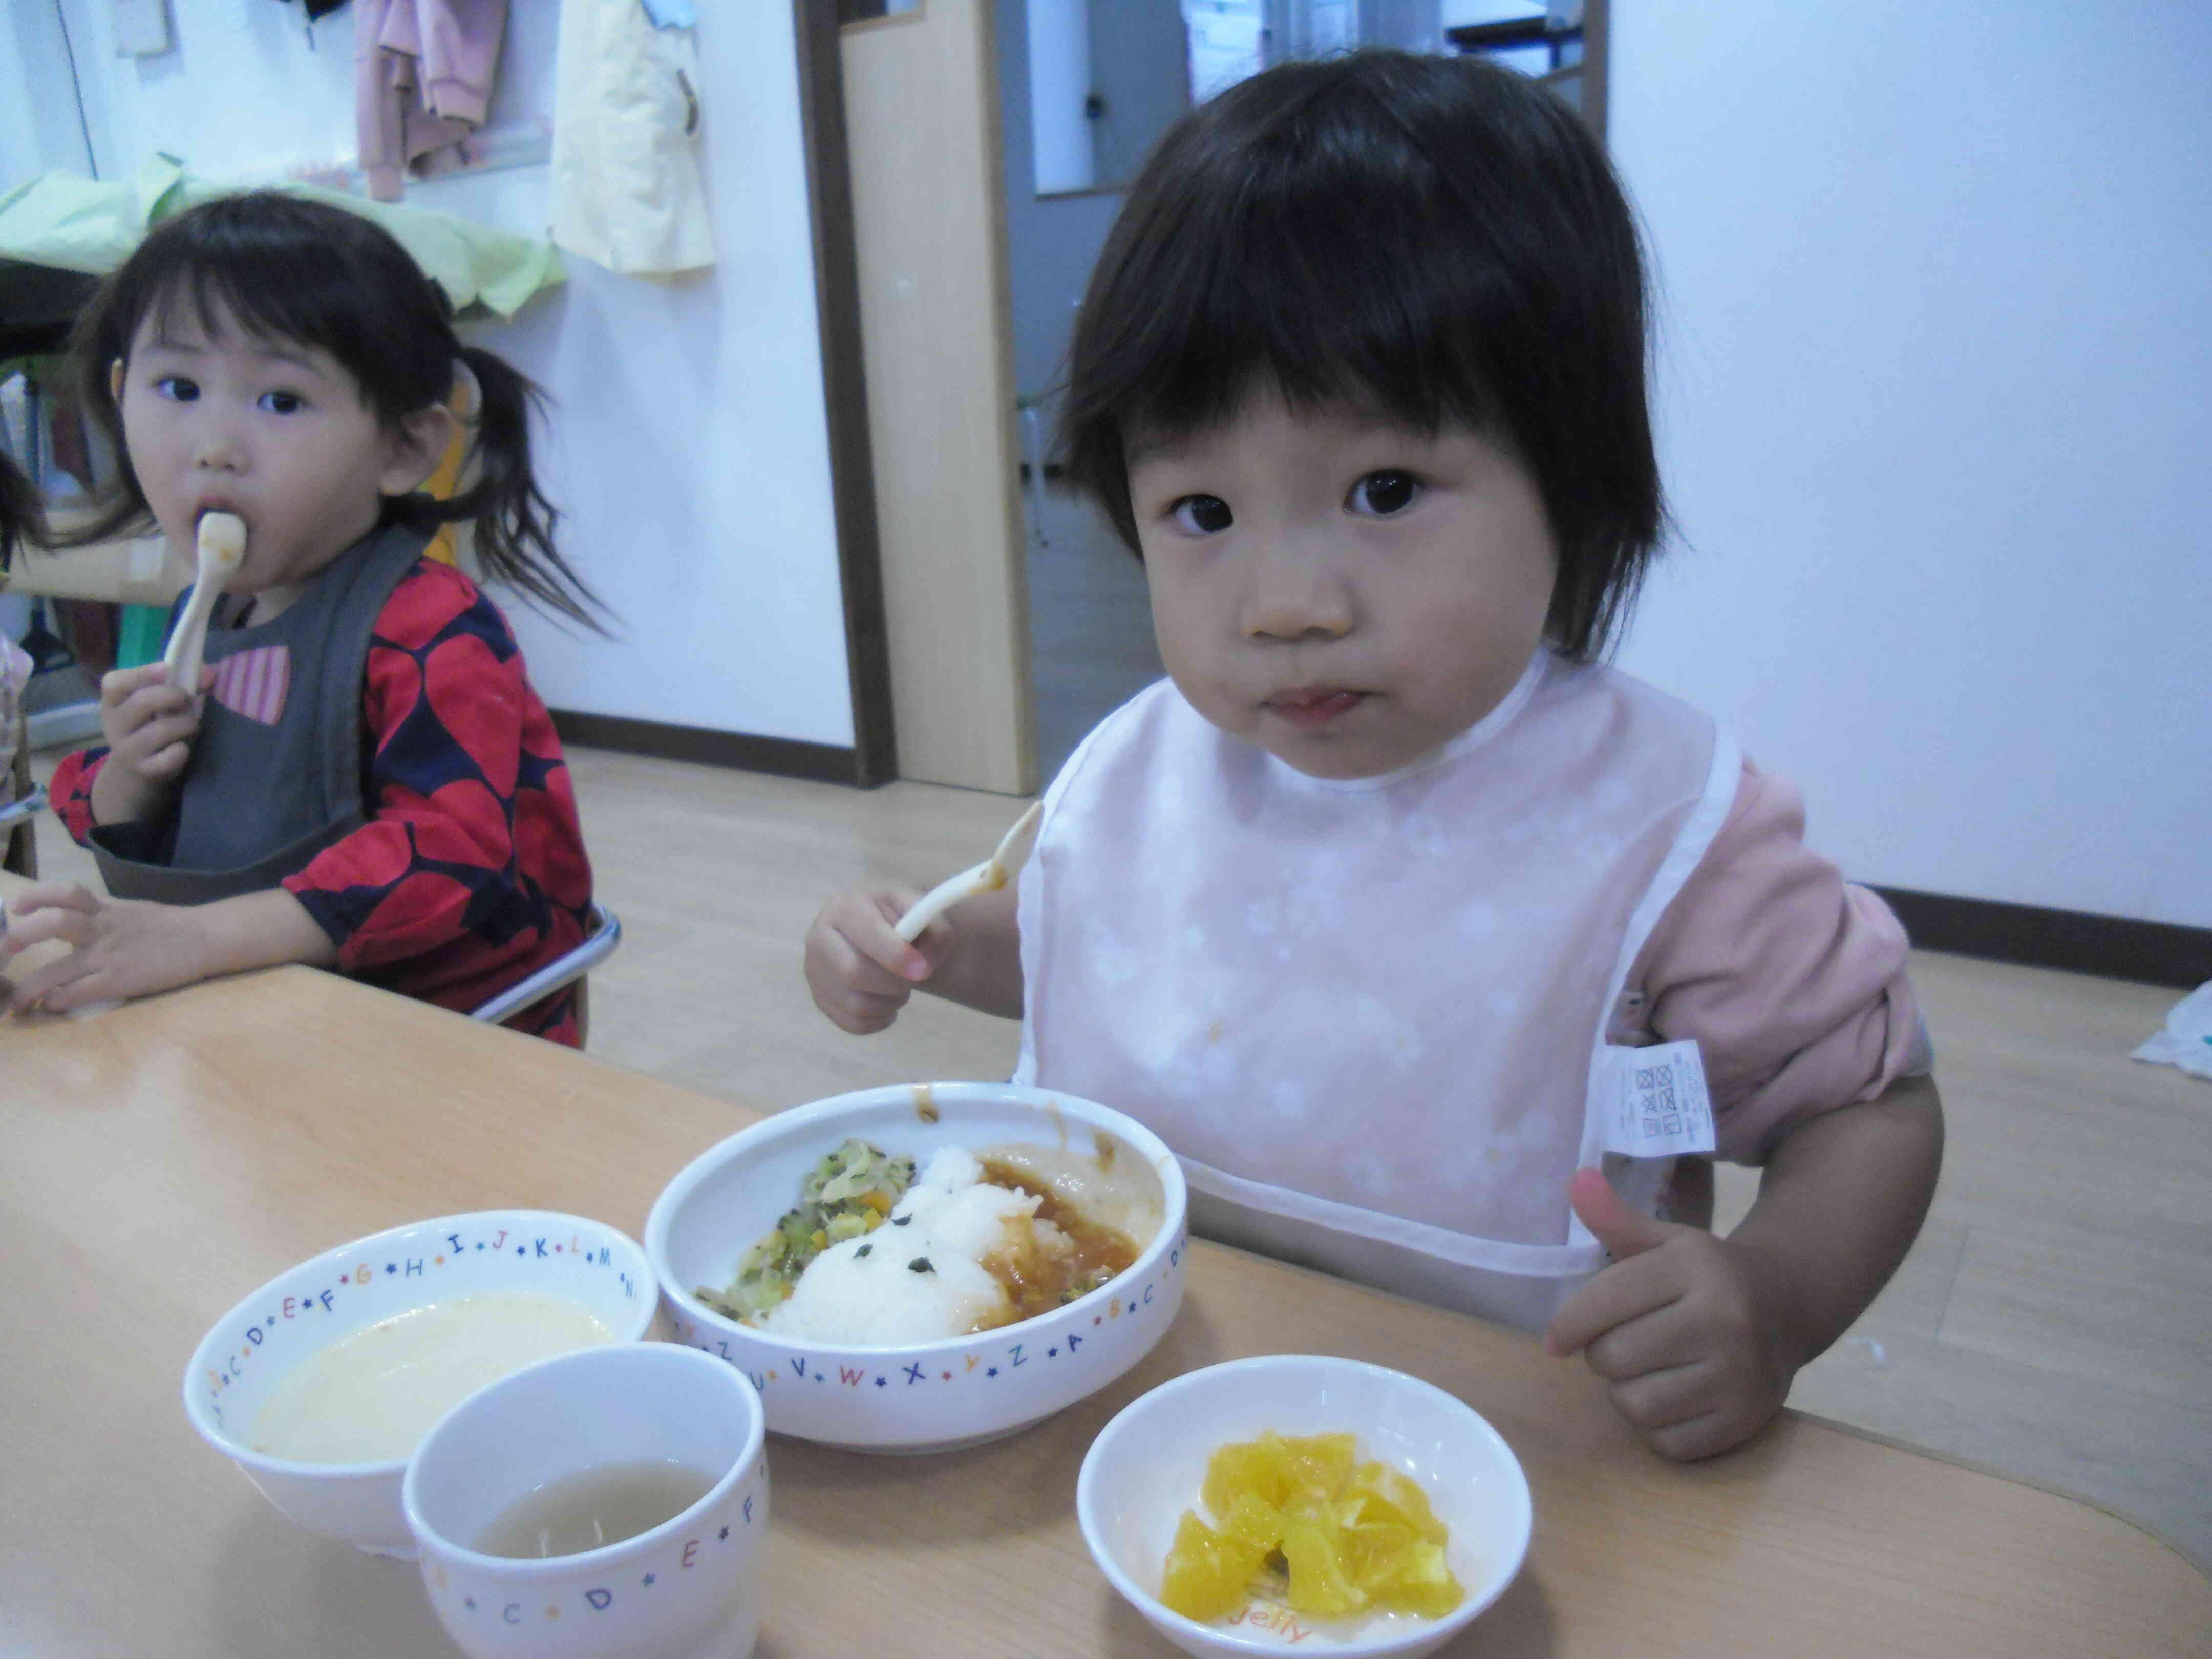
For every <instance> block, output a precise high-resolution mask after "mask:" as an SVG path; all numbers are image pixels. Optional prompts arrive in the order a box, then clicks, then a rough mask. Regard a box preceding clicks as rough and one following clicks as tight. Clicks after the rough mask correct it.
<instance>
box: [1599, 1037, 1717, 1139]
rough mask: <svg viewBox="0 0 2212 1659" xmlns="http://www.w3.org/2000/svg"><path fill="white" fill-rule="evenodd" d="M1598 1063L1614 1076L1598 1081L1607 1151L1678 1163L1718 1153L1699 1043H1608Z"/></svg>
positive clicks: (1602, 1049) (1600, 1052)
mask: <svg viewBox="0 0 2212 1659" xmlns="http://www.w3.org/2000/svg"><path fill="white" fill-rule="evenodd" d="M1597 1063H1598V1064H1599V1065H1600V1066H1602V1067H1603V1069H1604V1070H1605V1071H1606V1072H1607V1073H1611V1077H1610V1078H1609V1079H1608V1078H1606V1077H1602V1076H1601V1077H1599V1078H1595V1079H1593V1082H1594V1083H1595V1084H1596V1085H1597V1086H1598V1087H1599V1088H1601V1089H1602V1090H1603V1091H1604V1093H1603V1094H1602V1095H1601V1096H1600V1101H1601V1109H1603V1110H1604V1112H1605V1125H1606V1131H1605V1150H1606V1151H1607V1152H1620V1153H1623V1154H1625V1155H1626V1156H1627V1157H1629V1158H1673V1157H1674V1156H1676V1155H1677V1154H1679V1153H1683V1152H1711V1151H1712V1150H1713V1147H1714V1144H1715V1143H1714V1140H1713V1102H1712V1097H1711V1095H1709V1094H1707V1093H1706V1092H1705V1061H1704V1060H1702V1059H1701V1058H1700V1057H1699V1054H1698V1045H1697V1044H1696V1042H1688V1041H1686V1042H1662V1043H1659V1044H1656V1045H1655V1046H1654V1047H1652V1048H1622V1047H1619V1046H1616V1045H1612V1044H1608V1045H1607V1046H1606V1047H1605V1048H1601V1049H1600V1050H1599V1051H1598V1061H1597Z"/></svg>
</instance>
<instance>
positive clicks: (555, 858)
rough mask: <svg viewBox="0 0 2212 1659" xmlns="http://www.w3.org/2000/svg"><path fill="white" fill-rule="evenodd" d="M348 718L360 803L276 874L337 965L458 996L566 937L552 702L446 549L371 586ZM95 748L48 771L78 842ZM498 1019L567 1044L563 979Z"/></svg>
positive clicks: (563, 830)
mask: <svg viewBox="0 0 2212 1659" xmlns="http://www.w3.org/2000/svg"><path fill="white" fill-rule="evenodd" d="M215 695H216V696H223V695H225V691H224V688H223V686H222V684H218V685H217V687H216V692H215ZM362 753H363V757H364V765H365V771H364V775H363V776H364V783H363V787H362V807H363V810H364V811H366V812H367V813H368V819H369V821H368V823H366V824H364V825H363V826H362V828H361V829H356V831H354V833H353V834H351V835H349V836H346V837H344V838H343V840H341V841H338V842H333V843H332V844H331V846H329V847H327V848H324V849H323V851H322V852H321V853H319V854H317V855H316V856H315V858H314V859H313V861H312V862H310V863H309V864H308V866H307V868H306V869H304V870H301V871H300V872H298V873H297V874H295V875H292V876H288V877H287V878H285V880H284V889H285V890H286V891H287V892H289V893H290V894H291V895H292V896H294V897H295V898H296V899H298V900H299V901H300V902H301V904H303V905H305V906H306V907H307V914H308V915H312V916H313V917H314V919H315V921H316V922H317V923H318V924H319V926H320V927H322V929H323V931H324V932H325V933H328V934H329V935H330V936H331V941H332V942H333V943H334V944H336V945H337V948H338V970H339V971H340V972H341V973H344V974H349V975H352V976H353V977H355V978H356V979H361V980H364V981H368V983H370V984H372V985H379V986H382V987H385V988H386V989H388V990H392V991H397V992H399V993H400V994H403V995H405V996H411V997H419V998H421V999H422V1000H423V1001H425V1002H433V1003H435V1004H437V1005H438V1006H440V1007H441V1008H452V1009H456V1010H459V1011H461V1012H466V1011H468V1010H469V1009H471V1008H473V1007H476V1006H478V1005H479V1004H481V1003H483V1002H485V1001H487V1000H489V999H490V998H491V997H493V996H495V995H496V994H499V993H500V992H501V991H503V990H505V989H506V988H507V987H508V986H510V985H513V984H514V983H515V982H516V981H519V980H521V979H524V978H526V977H527V976H528V975H531V974H532V973H534V972H536V971H537V970H538V969H539V968H542V967H544V965H545V964H546V963H550V962H551V961H553V960H554V959H555V958H556V957H560V956H562V954H564V953H565V952H567V951H571V950H574V948H575V947H576V946H577V945H580V944H581V943H582V942H583V939H584V936H585V933H586V929H587V928H588V927H589V925H590V922H589V913H590V907H591V902H592V870H591V865H590V862H589V861H588V860H586V858H585V856H584V839H583V831H582V829H581V827H580V824H579V823H578V821H577V817H576V797H575V791H574V788H573V787H571V785H570V781H569V778H568V763H567V762H566V761H565V760H563V759H562V754H561V741H560V739H559V738H557V737H556V736H555V735H554V732H553V718H552V716H551V714H549V713H548V712H547V710H546V708H545V704H544V701H543V700H542V699H540V698H539V696H538V693H537V692H536V691H535V690H532V687H531V684H530V680H529V678H528V676H527V675H526V672H525V671H524V669H523V663H522V653H521V651H520V648H519V647H517V646H516V645H515V642H514V635H513V633H512V632H510V631H509V629H508V628H507V619H506V618H505V617H502V616H501V615H500V613H499V609H498V607H497V606H495V605H493V604H492V602H491V601H490V600H489V599H486V598H485V597H484V596H483V593H482V592H479V591H478V590H477V586H476V584H475V583H474V582H472V581H471V580H469V579H468V578H467V577H466V576H465V575H463V574H461V573H460V572H459V571H458V570H456V569H454V568H453V567H452V566H451V565H447V564H441V563H438V562H435V561H433V560H428V559H425V560H422V561H421V562H418V563H417V564H416V567H415V568H414V569H412V570H411V571H410V572H408V574H406V575H405V576H404V577H402V578H401V579H400V582H399V585H398V586H397V587H395V588H394V589H392V597H391V599H388V600H386V602H385V606H384V609H383V611H381V612H380V614H379V615H378V617H377V619H376V629H375V631H374V634H373V635H371V637H370V640H369V648H368V670H367V672H366V674H365V675H364V677H363V685H362ZM106 757H107V751H106V750H105V749H94V750H87V751H85V752H84V753H82V754H77V755H71V756H70V757H68V758H67V759H65V760H64V761H63V762H62V763H61V765H60V766H59V767H58V769H56V771H55V773H54V777H53V782H52V798H53V802H54V807H55V810H56V811H58V813H59V814H60V815H61V819H62V822H63V823H64V824H65V825H66V826H67V827H68V829H69V832H70V835H72V836H75V837H76V839H77V841H78V842H80V843H82V842H84V841H85V839H86V838H87V837H88V836H89V835H90V834H91V832H92V823H93V819H92V784H93V780H94V778H95V777H97V776H98V775H99V774H100V766H101V765H102V764H103V763H105V761H106ZM507 1024H508V1025H510V1026H511V1027H513V1029H515V1030H522V1031H527V1032H530V1033H532V1035H534V1036H542V1037H546V1038H549V1039H550V1040H551V1041H553V1042H565V1043H568V1044H569V1045H570V1046H571V1047H577V1046H580V1044H581V1041H582V1039H581V1036H580V1030H579V1028H578V1022H577V1006H576V994H575V987H573V986H571V987H568V989H566V990H563V991H561V992H558V993H556V994H554V995H553V996H550V997H548V998H546V999H545V1000H544V1001H542V1002H540V1003H538V1004H536V1005H535V1006H532V1007H530V1008H527V1009H525V1010H524V1011H523V1012H521V1013H520V1014H517V1015H516V1016H515V1017H514V1018H513V1019H511V1020H509V1021H507Z"/></svg>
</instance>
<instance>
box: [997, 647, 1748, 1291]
mask: <svg viewBox="0 0 2212 1659" xmlns="http://www.w3.org/2000/svg"><path fill="white" fill-rule="evenodd" d="M1740 769H1741V759H1740V757H1739V756H1738V755H1737V752H1736V750H1735V746H1734V745H1733V744H1730V743H1729V742H1727V741H1726V740H1725V739H1724V738H1719V737H1717V734H1716V733H1715V731H1714V728H1713V726H1712V723H1711V720H1709V719H1708V718H1707V717H1705V715H1703V714H1699V713H1697V712H1696V711H1694V710H1692V709H1691V708H1687V707H1686V706H1684V705H1683V704H1681V703H1679V702H1675V701H1674V699H1672V698H1670V697H1668V696H1664V695H1663V694H1662V693H1660V692H1658V691H1656V690H1652V689H1651V688H1650V687H1649V686H1646V685H1644V684H1641V683H1640V682H1638V681H1636V680H1633V679H1631V678H1628V677H1627V676H1626V675H1623V674H1620V673H1616V672H1614V671H1612V670H1609V669H1605V668H1589V667H1580V666H1576V665H1569V664H1565V663H1563V662H1560V661H1559V660H1557V659H1554V658H1553V657H1552V656H1551V655H1550V654H1549V653H1538V654H1537V656H1536V657H1535V659H1534V660H1533V661H1532V662H1531V663H1530V665H1529V666H1528V671H1527V672H1526V673H1524V674H1523V675H1522V678H1521V680H1520V683H1519V684H1517V685H1516V687H1515V688H1514V690H1512V692H1510V694H1509V695H1508V696H1507V697H1506V698H1505V700H1504V702H1502V703H1500V704H1499V705H1498V708H1496V709H1494V710H1492V713H1491V714H1488V715H1487V716H1486V717H1485V718H1484V719H1483V720H1481V721H1480V723H1479V724H1477V725H1476V726H1474V727H1473V728H1471V729H1470V730H1468V732H1463V733H1462V734H1461V735H1460V736H1459V737H1458V738H1455V739H1454V740H1453V741H1452V742H1451V743H1450V744H1447V745H1446V746H1445V747H1444V748H1443V749H1442V750H1439V751H1438V752H1437V754H1435V755H1433V756H1431V757H1429V758H1428V759H1426V760H1425V761H1423V762H1420V763H1417V764H1416V765H1414V766H1412V767H1409V768H1407V769H1405V770H1404V771H1401V772H1398V773H1395V774H1392V775H1389V776H1387V777H1383V778H1371V779H1361V780H1357V781H1348V782H1337V781H1322V780H1318V779H1314V778H1309V777H1307V776H1305V775H1304V774H1302V773H1299V772H1297V771H1296V770H1294V769H1291V768H1290V767H1288V766H1285V764H1283V763H1281V762H1279V761H1278V760H1276V759H1275V758H1274V757H1272V756H1270V755H1268V754H1267V753H1266V752H1265V751H1263V750H1259V749H1256V748H1254V747H1252V746H1251V745H1249V744H1245V743H1243V742H1241V741H1239V740H1237V739H1235V738H1229V737H1226V736H1225V735H1223V734H1222V733H1221V732H1218V730H1216V729H1215V728H1214V727H1213V726H1211V725H1210V724H1208V723H1207V722H1206V720H1204V719H1203V718H1202V717H1201V716H1200V714H1198V713H1197V712H1196V711H1195V710H1194V709H1193V708H1191V707H1190V705H1189V704H1188V703H1187V702H1184V701H1183V699H1182V696H1181V694H1179V693H1178V692H1177V691H1176V690H1175V688H1174V686H1173V684H1170V683H1169V682H1166V681H1162V682H1161V683H1159V684H1157V685H1154V686H1152V687H1151V688H1149V689H1148V690H1145V691H1144V692H1141V693H1139V695H1138V696H1137V697H1135V698H1134V699H1133V701H1131V702H1129V703H1128V704H1127V705H1126V706H1124V707H1123V708H1121V709H1119V710H1117V711H1116V712H1115V714H1112V715H1111V716H1109V718H1108V719H1107V720H1105V721H1104V722H1103V724H1102V725H1100V726H1099V727H1098V729H1097V731H1095V732H1092V733H1091V736H1090V737H1089V738H1086V739H1085V742H1084V744H1083V745H1082V747H1081V748H1079V750H1077V751H1076V753H1075V754H1074V756H1073V757H1072V758H1071V759H1070V760H1069V762H1068V763H1067V765H1066V768H1065V769H1063V770H1062V771H1061V773H1060V776H1059V778H1058V779H1057V780H1056V781H1054V784H1053V786H1052V787H1051V789H1050V790H1049V791H1048V792H1047V793H1046V797H1045V815H1044V822H1043V824H1042V829H1041V830H1040V833H1039V836H1038V839H1037V844H1036V851H1035V853H1034V854H1032V855H1031V857H1030V861H1029V863H1028V865H1027V866H1026V867H1025V868H1024V872H1023V873H1022V878H1021V884H1020V894H1019V902H1020V921H1021V934H1022V973H1023V981H1024V994H1025V998H1026V1002H1025V1008H1026V1014H1025V1018H1024V1022H1023V1028H1022V1053H1021V1060H1020V1065H1019V1067H1018V1070H1017V1072H1016V1073H1015V1079H1016V1080H1017V1081H1018V1082H1023V1083H1034V1084H1037V1085H1042V1086H1043V1087H1047V1088H1054V1089H1065V1090H1066V1091H1068V1092H1069V1093H1071V1094H1076V1095H1081V1096H1084V1097H1088V1098H1090V1099H1093V1100H1097V1101H1100V1102H1103V1103H1105V1104H1108V1105H1110V1106H1113V1107H1115V1108H1116V1109H1119V1110H1121V1111H1125V1112H1127V1113H1129V1114H1130V1115H1132V1116H1133V1117H1135V1118H1137V1119H1138V1120H1139V1121H1141V1122H1143V1123H1145V1124H1146V1125H1147V1126H1148V1127H1151V1128H1152V1129H1153V1130H1154V1131H1155V1132H1156V1133H1158V1134H1159V1135H1160V1136H1161V1137H1162V1138H1163V1139H1165V1140H1166V1141H1167V1143H1168V1144H1169V1145H1170V1146H1172V1147H1174V1148H1175V1150H1176V1153H1177V1154H1178V1155H1179V1156H1180V1157H1181V1158H1182V1161H1183V1164H1184V1168H1185V1171H1186V1173H1187V1174H1188V1177H1189V1181H1190V1188H1191V1223H1192V1227H1193V1230H1194V1231H1199V1232H1201V1233H1204V1234H1206V1235H1207V1236H1209V1237H1218V1238H1224V1239H1226V1240H1227V1241H1229V1242H1231V1243H1238V1244H1242V1245H1244V1246H1246V1247H1248V1248H1252V1249H1261V1250H1264V1251H1266V1252H1267V1254H1270V1255H1279V1256H1284V1257H1287V1258H1289V1259H1291V1260H1293V1261H1303V1262H1305V1263H1307V1264H1309V1265H1311V1266H1316V1267H1322V1268H1325V1269H1327V1270H1328V1271H1331V1272H1334V1273H1340V1274H1343V1275H1344V1276H1346V1277H1348V1278H1352V1279H1359V1280H1361V1281H1363V1282H1365V1283H1370V1284H1375V1285H1383V1286H1384V1287H1385V1288H1389V1289H1392V1290H1396V1291H1401V1292H1404V1293H1407V1294H1410V1295H1414V1296H1418V1297H1422V1298H1423V1299H1425V1300H1429V1301H1434V1302H1439V1303H1443V1304H1446V1305H1449V1306H1453V1307H1457V1308H1461V1309H1462V1310H1468V1311H1471V1312H1475V1313H1479V1314H1483V1315H1485V1316H1489V1317H1492V1318H1497V1319H1502V1320H1504V1321H1507V1322H1511V1323H1515V1324H1519V1325H1522V1326H1524V1327H1528V1328H1536V1327H1541V1325H1542V1324H1544V1323H1545V1322H1548V1320H1549V1319H1550V1317H1551V1314H1552V1311H1553V1309H1554V1308H1555V1307H1556V1306H1557V1304H1558V1303H1559V1300H1560V1299H1562V1297H1564V1295H1565V1293H1566V1291H1571V1289H1572V1288H1573V1287H1574V1285H1577V1284H1578V1283H1580V1282H1581V1280H1582V1279H1585V1278H1587V1277H1588V1276H1589V1274H1590V1273H1593V1272H1595V1270H1596V1269H1597V1268H1598V1267H1601V1266H1602V1265H1604V1261H1605V1255H1604V1252H1603V1250H1602V1249H1601V1247H1600V1246H1599V1245H1598V1244H1597V1243H1595V1240H1593V1239H1592V1238H1591V1237H1589V1233H1588V1232H1587V1231H1584V1230H1583V1227H1582V1226H1581V1224H1580V1223H1579V1222H1577V1221H1576V1220H1575V1219H1574V1218H1573V1215H1572V1213H1571V1211H1570V1210H1569V1208H1568V1206H1567V1199H1566V1191H1567V1182H1568V1179H1569V1177H1570V1176H1571V1174H1572V1173H1573V1171H1574V1170H1575V1169H1576V1168H1577V1166H1578V1165H1580V1164H1595V1163H1597V1162H1598V1161H1599V1159H1600V1158H1601V1156H1602V1155H1604V1154H1606V1153H1607V1152H1613V1153H1625V1154H1628V1155H1630V1156H1631V1157H1632V1158H1638V1159H1639V1160H1641V1161H1639V1162H1637V1163H1634V1164H1622V1163H1621V1162H1620V1160H1619V1159H1617V1158H1616V1159H1610V1160H1608V1163H1609V1164H1613V1165H1615V1166H1616V1168H1617V1173H1616V1179H1617V1180H1618V1181H1619V1182H1620V1184H1621V1185H1622V1186H1623V1188H1624V1189H1625V1190H1626V1192H1627V1194H1628V1196H1629V1197H1630V1198H1631V1200H1632V1201H1638V1202H1642V1203H1644V1204H1645V1205H1646V1206H1648V1205H1649V1203H1650V1200H1651V1196H1652V1194H1654V1193H1655V1192H1656V1189H1657V1187H1658V1184H1659V1181H1660V1179H1661V1178H1662V1176H1663V1175H1664V1172H1665V1170H1666V1167H1667V1164H1666V1161H1665V1160H1666V1159H1667V1158H1668V1157H1670V1156H1671V1155H1673V1154H1674V1153H1678V1152H1697V1151H1710V1150H1711V1146H1712V1127H1711V1114H1710V1109H1709V1108H1708V1107H1707V1104H1706V1103H1705V1098H1704V1085H1703V1076H1702V1072H1701V1070H1700V1069H1699V1066H1698V1063H1697V1053H1696V1045H1695V1044H1693V1043H1672V1044H1668V1045H1665V1046H1664V1047H1662V1048H1613V1047H1612V1046H1610V1045H1609V1044H1608V1042H1607V1032H1608V1030H1609V1028H1610V1026H1611V1024H1612V1019H1613V1011H1614V1010H1615V1008H1616V1006H1617V1005H1618V1004H1619V1003H1620V1000H1621V995H1622V991H1623V988H1624V986H1625V984H1626V979H1627V975H1628V971H1629V969H1630V967H1631V966H1632V963H1634V961H1635V958H1636V956H1637V953H1638V951H1639V950H1640V949H1641V948H1642V945H1643V944H1644V939H1646V938H1647V937H1648V936H1649V935H1650V931H1651V928H1652V927H1653V925H1654V924H1655V923H1656V921H1657V920H1658V918H1659V915H1660V914H1661V912H1662V911H1663V910H1664V909H1665V908H1666V906H1667V904H1668V902H1670V901H1671V900H1672V899H1673V897H1674V894H1675V893H1676V892H1678V891H1679V890H1680V887H1681V884H1682V882H1683V880H1684V879H1685V878H1686V877H1687V876H1688V875H1689V873H1690V872H1691V871H1692V869H1693V868H1695V867H1696V866H1697V863H1698V861H1699V859H1700V858H1702V857H1703V856H1704V854H1705V849H1706V848H1707V847H1708V846H1709V845H1710V844H1711V840H1712V837H1713V836H1714V834H1715V833H1716V832H1717V830H1718V829H1719V828H1720V826H1721V823H1722V822H1723V819H1724V818H1725V817H1726V816H1727V812H1728V809H1729V804H1730V803H1731V801H1732V800H1733V799H1734V798H1735V788H1736V784H1737V778H1738V773H1739V771H1740Z"/></svg>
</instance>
